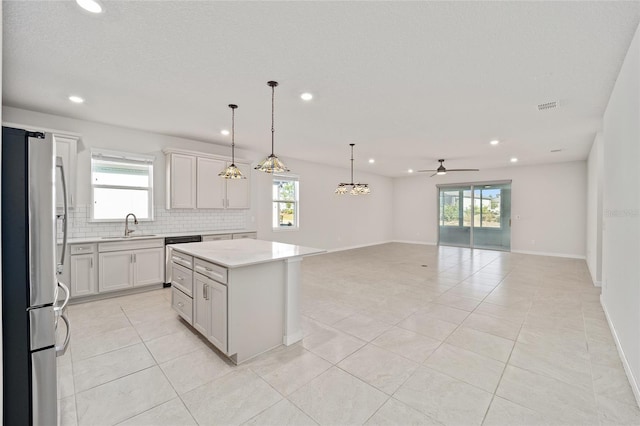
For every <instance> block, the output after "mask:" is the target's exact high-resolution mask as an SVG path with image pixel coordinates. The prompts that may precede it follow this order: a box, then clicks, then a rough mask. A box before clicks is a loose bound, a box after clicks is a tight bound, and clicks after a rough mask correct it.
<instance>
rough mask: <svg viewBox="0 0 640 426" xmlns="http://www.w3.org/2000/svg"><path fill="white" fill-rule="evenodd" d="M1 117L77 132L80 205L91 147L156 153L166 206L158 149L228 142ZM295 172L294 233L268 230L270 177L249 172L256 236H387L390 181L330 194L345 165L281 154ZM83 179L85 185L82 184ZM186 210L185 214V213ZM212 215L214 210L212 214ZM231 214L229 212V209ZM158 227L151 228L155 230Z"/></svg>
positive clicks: (157, 185) (248, 155) (9, 113)
mask: <svg viewBox="0 0 640 426" xmlns="http://www.w3.org/2000/svg"><path fill="white" fill-rule="evenodd" d="M3 112H4V117H3V118H4V121H5V122H11V123H18V124H24V125H31V126H36V127H41V128H48V129H55V130H61V131H67V132H74V133H79V134H81V135H82V140H81V143H80V146H79V148H78V171H77V173H78V174H77V179H76V180H77V182H78V184H77V188H76V190H77V195H76V199H77V202H78V204H79V205H87V204H89V202H90V186H89V177H90V150H91V148H107V149H112V150H119V151H125V152H135V153H143V154H148V155H154V156H155V157H156V161H155V168H154V204H155V205H156V206H162V205H164V199H165V196H164V195H165V161H164V155H163V154H162V149H164V148H170V147H171V148H181V149H186V150H191V151H199V152H208V153H212V154H219V155H227V156H228V155H229V154H230V149H229V147H228V146H220V145H214V144H210V143H205V142H199V141H193V140H188V139H182V138H176V137H171V136H165V135H161V134H155V133H150V132H143V131H138V130H133V129H128V128H123V127H116V126H109V125H105V124H100V123H95V122H90V121H84V120H76V119H71V118H66V117H60V116H55V115H51V114H43V113H38V112H33V111H27V110H23V109H17V108H11V107H3ZM267 148H268V146H265V152H264V153H256V152H251V151H246V150H236V154H237V157H238V158H242V159H245V160H249V161H252V162H253V163H254V164H255V163H257V162H258V161H260V160H262V158H263V156H264V155H265V154H266V149H267ZM283 160H285V162H286V164H287V166H288V167H289V168H290V169H291V170H292V172H293V173H295V174H297V175H299V176H300V187H301V191H300V192H301V196H300V204H301V207H300V215H301V217H300V223H301V228H300V230H298V231H280V232H274V231H273V230H272V222H271V214H272V212H271V205H272V204H271V203H272V202H271V184H272V176H271V175H268V174H265V173H261V172H258V171H255V170H254V171H252V185H251V186H252V203H251V205H252V208H251V210H250V211H249V212H248V213H247V228H249V229H257V231H258V237H259V238H261V239H266V240H273V241H280V242H287V243H292V244H299V245H308V246H312V247H318V248H324V249H338V248H346V247H353V246H362V245H368V244H374V243H379V242H385V241H389V240H391V234H392V232H391V226H392V225H391V224H392V222H393V217H392V207H391V200H392V196H391V193H392V189H393V185H392V179H390V178H385V177H381V176H375V175H370V174H360V173H358V172H356V176H357V177H358V178H359V180H360V181H363V182H367V183H369V184H370V185H371V187H372V194H371V195H370V196H364V197H362V196H359V197H353V196H343V197H338V196H336V195H335V194H334V192H333V191H334V190H335V187H336V185H337V184H338V183H339V182H341V181H344V180H345V179H347V178H348V177H349V169H347V168H337V167H330V166H326V165H319V164H314V163H310V162H305V161H300V160H295V159H288V158H286V157H284V158H283ZM83 182H84V184H83ZM185 214H186V213H185ZM212 214H213V213H212ZM229 214H232V213H229ZM155 232H156V230H155V229H154V233H155Z"/></svg>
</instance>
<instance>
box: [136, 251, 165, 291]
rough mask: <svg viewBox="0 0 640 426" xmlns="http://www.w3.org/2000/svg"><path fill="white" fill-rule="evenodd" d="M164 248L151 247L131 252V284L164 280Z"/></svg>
mask: <svg viewBox="0 0 640 426" xmlns="http://www.w3.org/2000/svg"><path fill="white" fill-rule="evenodd" d="M164 266H165V262H164V250H163V249H162V248H151V249H145V250H135V251H134V252H133V285H134V286H142V285H150V284H157V283H162V282H164Z"/></svg>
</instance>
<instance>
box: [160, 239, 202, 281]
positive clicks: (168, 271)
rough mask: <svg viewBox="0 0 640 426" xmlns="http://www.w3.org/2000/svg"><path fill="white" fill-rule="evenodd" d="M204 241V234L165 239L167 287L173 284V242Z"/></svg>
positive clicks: (165, 276)
mask: <svg viewBox="0 0 640 426" xmlns="http://www.w3.org/2000/svg"><path fill="white" fill-rule="evenodd" d="M201 241H202V235H185V236H181V237H167V238H165V239H164V256H165V257H164V260H165V266H164V280H165V283H164V285H165V287H168V286H169V285H171V278H172V276H171V253H172V252H173V248H172V247H171V246H172V245H173V244H183V243H199V242H201Z"/></svg>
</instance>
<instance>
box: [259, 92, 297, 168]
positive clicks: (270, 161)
mask: <svg viewBox="0 0 640 426" xmlns="http://www.w3.org/2000/svg"><path fill="white" fill-rule="evenodd" d="M267 85H268V86H269V87H271V155H269V156H268V157H267V158H265V159H264V160H262V161H261V162H260V164H258V165H257V166H256V167H255V169H256V170H259V171H261V172H265V173H283V172H288V171H289V169H288V168H287V166H285V165H284V163H283V162H282V161H280V159H278V157H276V155H275V153H274V142H273V141H274V133H275V130H274V127H273V117H274V109H275V108H274V105H275V100H274V99H275V88H276V86H277V85H278V82H277V81H269V82H267Z"/></svg>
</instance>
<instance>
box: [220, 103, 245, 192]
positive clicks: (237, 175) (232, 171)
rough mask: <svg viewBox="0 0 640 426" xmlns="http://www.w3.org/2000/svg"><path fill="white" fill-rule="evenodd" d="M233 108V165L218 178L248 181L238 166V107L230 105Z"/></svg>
mask: <svg viewBox="0 0 640 426" xmlns="http://www.w3.org/2000/svg"><path fill="white" fill-rule="evenodd" d="M229 108H231V164H229V165H228V166H227V167H226V168H225V169H224V170H223V171H221V172H220V173H218V176H220V177H223V178H225V179H246V178H247V177H246V176H244V175H243V174H242V172H241V171H240V169H239V168H238V167H237V166H236V142H235V136H236V108H238V105H234V104H230V105H229Z"/></svg>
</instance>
